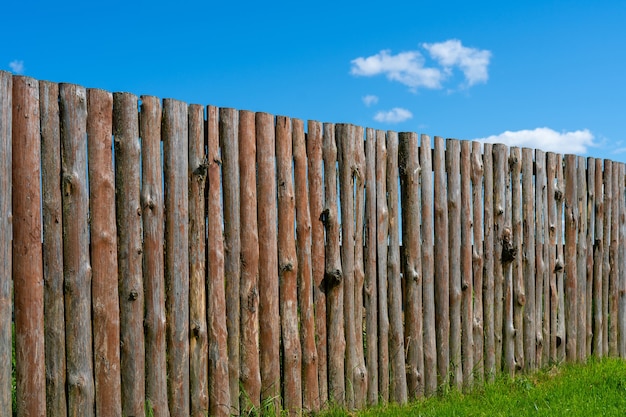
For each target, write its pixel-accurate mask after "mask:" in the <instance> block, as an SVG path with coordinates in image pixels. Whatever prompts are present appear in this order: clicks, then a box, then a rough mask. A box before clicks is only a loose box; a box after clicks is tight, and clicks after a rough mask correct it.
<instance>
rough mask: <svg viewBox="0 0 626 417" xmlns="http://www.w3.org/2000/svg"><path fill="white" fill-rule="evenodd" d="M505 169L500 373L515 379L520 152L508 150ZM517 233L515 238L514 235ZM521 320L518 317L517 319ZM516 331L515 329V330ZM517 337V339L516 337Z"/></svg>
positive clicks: (519, 229) (519, 269)
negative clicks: (502, 317)
mask: <svg viewBox="0 0 626 417" xmlns="http://www.w3.org/2000/svg"><path fill="white" fill-rule="evenodd" d="M508 168H509V171H508V173H509V175H510V179H509V178H507V180H506V188H507V190H506V203H505V207H506V208H505V210H504V211H505V226H504V231H503V234H502V262H503V270H504V289H503V293H504V306H503V308H504V312H503V315H504V324H503V326H504V329H503V331H502V332H503V337H504V343H503V355H504V371H505V372H508V374H509V376H513V375H515V370H516V368H517V363H516V354H517V352H516V348H517V340H516V334H517V333H518V330H519V332H520V333H521V331H522V329H521V325H522V323H521V322H520V323H517V318H518V315H517V314H516V313H517V311H518V308H519V307H518V306H517V302H516V301H517V300H516V298H517V294H518V288H517V284H518V281H519V277H521V268H520V263H519V262H518V261H519V256H518V255H519V253H520V249H521V248H520V246H521V244H520V242H519V240H518V237H519V235H521V217H522V216H521V207H520V203H521V201H520V200H521V192H519V191H520V190H519V188H521V187H520V184H519V182H520V173H521V152H520V149H519V148H517V147H513V148H511V149H510V156H509V160H508ZM518 233H519V235H518ZM519 317H520V318H521V315H520V316H519ZM518 325H519V326H520V327H516V326H518ZM520 336H521V335H520Z"/></svg>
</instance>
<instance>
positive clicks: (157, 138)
mask: <svg viewBox="0 0 626 417" xmlns="http://www.w3.org/2000/svg"><path fill="white" fill-rule="evenodd" d="M161 115H162V112H161V103H160V101H159V99H158V98H156V97H149V96H141V114H140V116H141V117H140V124H139V135H140V136H141V172H142V179H141V181H142V183H141V211H142V218H143V248H144V250H143V283H144V284H143V286H144V299H145V318H144V323H145V325H144V326H145V330H144V334H145V345H146V406H147V407H148V408H149V409H151V410H152V412H153V413H154V416H155V417H169V415H170V411H169V407H168V404H167V362H166V350H165V346H166V341H165V332H166V324H165V275H164V270H165V266H164V258H163V241H164V230H163V220H164V219H163V171H162V165H161Z"/></svg>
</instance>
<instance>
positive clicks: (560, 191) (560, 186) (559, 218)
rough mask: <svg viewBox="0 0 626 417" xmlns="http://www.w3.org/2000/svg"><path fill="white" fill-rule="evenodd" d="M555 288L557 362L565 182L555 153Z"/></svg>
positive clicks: (560, 356)
mask: <svg viewBox="0 0 626 417" xmlns="http://www.w3.org/2000/svg"><path fill="white" fill-rule="evenodd" d="M555 164H556V191H555V193H556V194H555V199H556V266H555V270H556V288H557V291H556V293H557V297H558V301H557V305H558V306H557V330H556V334H557V346H558V347H557V358H556V360H557V361H559V362H563V361H564V360H565V336H566V335H565V285H564V271H565V260H564V258H563V257H564V254H563V249H564V248H563V242H564V240H565V238H564V236H563V233H564V232H563V227H564V217H563V216H564V215H563V202H564V201H563V200H564V198H565V197H564V195H565V184H564V182H563V156H562V155H561V154H557V155H556V159H555Z"/></svg>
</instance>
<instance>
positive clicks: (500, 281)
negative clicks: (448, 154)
mask: <svg viewBox="0 0 626 417" xmlns="http://www.w3.org/2000/svg"><path fill="white" fill-rule="evenodd" d="M506 154H507V148H506V146H504V145H502V144H496V145H494V146H493V176H494V180H493V181H494V185H493V211H494V231H493V233H494V245H493V252H494V267H493V284H494V303H493V311H494V342H495V343H494V345H495V353H494V355H495V363H494V364H495V369H496V373H498V372H500V370H501V369H502V342H503V334H502V327H503V323H504V321H503V318H504V316H503V305H504V304H503V302H504V301H503V300H504V299H503V297H504V293H503V290H504V270H503V260H502V253H503V252H502V242H503V240H502V238H503V233H504V228H505V204H506V188H507V186H506V184H507V183H508V181H507V178H508V174H507V173H508V167H507V165H508V164H507V155H506Z"/></svg>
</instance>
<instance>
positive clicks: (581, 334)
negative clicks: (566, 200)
mask: <svg viewBox="0 0 626 417" xmlns="http://www.w3.org/2000/svg"><path fill="white" fill-rule="evenodd" d="M577 160H578V169H577V171H576V177H577V178H576V183H577V184H576V195H577V201H576V204H577V210H578V224H577V226H578V227H577V233H578V239H577V244H576V260H577V265H576V272H577V278H576V279H577V301H576V302H577V303H578V309H577V312H576V320H577V332H576V335H577V338H576V349H577V353H576V357H577V358H578V360H579V361H581V362H585V361H586V360H587V341H586V339H587V164H586V159H585V158H584V157H582V156H579V157H577Z"/></svg>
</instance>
